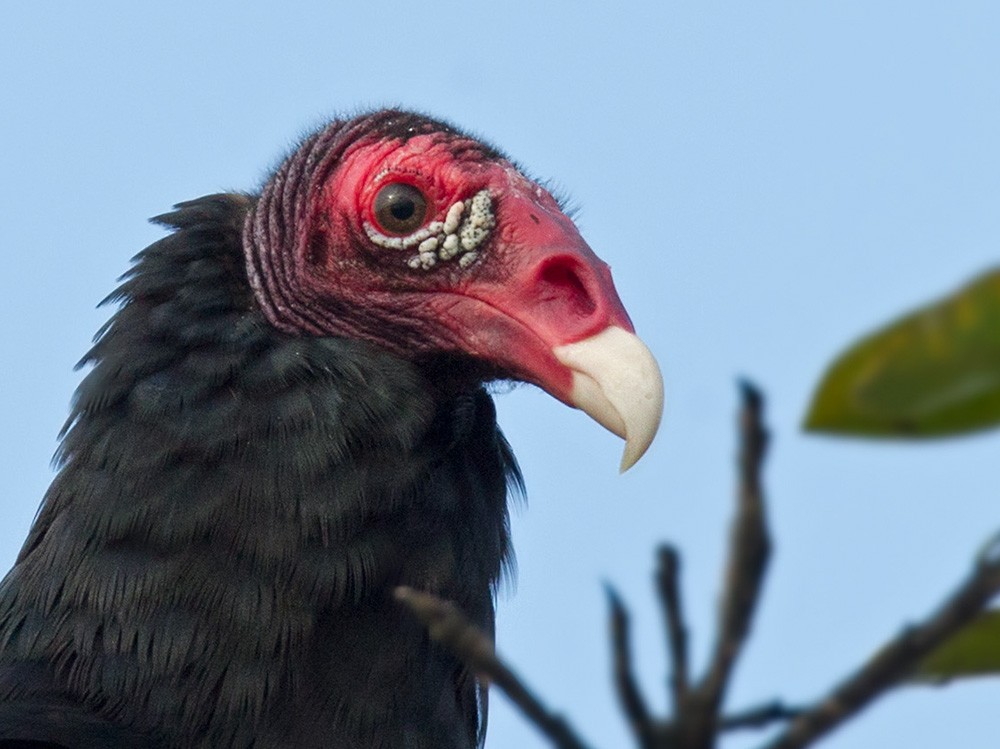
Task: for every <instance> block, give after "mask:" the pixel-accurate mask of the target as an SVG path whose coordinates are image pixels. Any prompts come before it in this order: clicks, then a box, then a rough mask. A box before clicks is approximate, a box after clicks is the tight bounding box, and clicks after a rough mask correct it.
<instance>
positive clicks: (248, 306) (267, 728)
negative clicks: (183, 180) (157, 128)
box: [0, 195, 520, 749]
mask: <svg viewBox="0 0 1000 749" xmlns="http://www.w3.org/2000/svg"><path fill="white" fill-rule="evenodd" d="M254 200H255V199H254V198H252V197H247V196H241V195H216V196H211V197H206V198H203V199H201V200H196V201H192V202H190V203H185V204H182V205H180V206H179V207H178V208H177V210H176V211H175V212H174V213H171V214H168V215H165V216H162V217H160V219H158V220H159V221H160V222H161V223H162V224H164V225H165V226H167V227H169V228H170V229H172V233H171V234H170V235H168V236H166V237H165V238H164V239H161V240H160V241H158V242H156V243H155V244H153V245H151V246H150V247H149V248H147V249H146V250H144V251H143V252H142V253H140V254H139V255H138V256H137V258H136V262H135V265H134V267H133V269H132V270H131V271H130V272H129V273H128V274H127V277H126V278H125V280H124V283H123V284H122V285H121V287H120V288H119V289H118V290H117V291H116V292H115V294H114V295H113V296H112V299H113V300H114V301H118V302H121V305H122V306H121V308H120V310H119V311H118V312H117V313H116V314H115V315H114V317H113V318H112V319H111V321H110V322H109V323H108V324H107V326H106V327H105V328H104V329H103V330H102V331H101V332H100V334H99V336H98V339H97V341H96V344H95V346H94V347H93V349H92V350H91V351H90V353H89V354H88V355H87V357H86V358H85V360H84V361H85V362H86V363H87V364H90V365H92V366H93V369H92V371H91V372H90V373H89V374H88V375H87V376H86V378H85V380H84V381H83V383H82V384H81V386H80V388H79V391H78V393H77V395H76V398H75V400H74V403H73V406H72V415H71V417H70V420H69V422H68V424H67V428H66V431H65V435H64V438H63V441H62V446H61V448H60V452H59V456H58V460H59V463H60V468H59V473H58V476H57V477H56V479H55V481H54V483H53V485H52V487H51V489H50V490H49V492H48V494H47V495H46V497H45V499H44V503H43V505H42V508H41V510H40V513H39V516H38V518H37V520H36V522H35V524H34V526H33V528H32V530H31V533H30V536H29V538H28V539H27V541H26V543H25V545H24V548H23V550H22V551H21V553H20V556H19V557H18V559H17V562H16V564H15V566H14V568H13V569H12V570H11V571H10V573H9V574H8V575H7V577H6V579H5V580H4V581H3V583H2V586H0V746H6V747H13V746H17V745H18V744H17V742H16V741H15V740H23V739H35V740H38V741H48V742H53V744H52V745H61V746H66V747H96V746H160V747H195V746H210V747H225V746H248V747H249V746H254V747H277V746H297V747H310V746H315V747H320V746H322V747H343V748H344V749H353V748H358V749H360V748H361V747H364V748H366V749H367V748H369V747H409V748H410V749H430V748H431V747H434V748H435V749H467V748H468V747H471V746H474V745H475V744H476V743H477V742H478V741H479V738H480V733H481V725H482V718H481V716H482V709H481V707H482V705H481V703H482V695H481V694H480V692H479V689H478V687H477V684H476V681H475V680H474V679H473V678H472V677H471V676H470V675H469V674H468V673H467V672H466V671H465V670H464V669H463V667H462V666H461V665H460V664H459V663H457V662H456V660H455V659H454V658H453V657H452V656H451V655H449V654H448V653H446V652H443V651H442V650H441V649H439V648H438V647H437V646H436V645H434V644H433V643H431V642H429V640H428V638H427V636H426V635H425V633H424V631H423V630H422V628H421V627H420V626H419V625H418V624H416V623H415V622H414V621H413V620H412V619H411V617H410V616H408V615H407V613H406V612H405V611H402V610H400V608H399V606H398V604H397V603H396V602H394V601H393V600H392V597H391V592H392V589H393V587H394V586H395V585H398V584H408V585H412V586H414V587H418V588H421V589H428V590H432V591H435V592H437V593H439V594H440V595H442V596H444V597H446V598H449V599H452V600H454V601H456V602H457V603H458V604H459V605H460V606H461V607H462V608H463V609H464V610H465V611H467V612H468V613H469V614H470V615H471V616H472V617H473V618H474V619H476V620H477V621H478V622H479V623H480V624H482V625H483V626H484V627H486V628H488V629H490V628H492V621H493V603H492V590H493V588H494V586H495V585H496V583H497V580H498V578H499V576H500V574H501V570H502V568H503V566H504V564H505V563H507V562H508V561H509V559H510V550H509V536H508V528H507V493H508V487H509V486H511V485H514V486H517V485H518V484H519V483H520V478H519V475H518V472H517V468H516V466H515V463H514V460H513V458H512V456H511V453H510V450H509V448H508V446H507V444H506V442H505V441H504V438H503V436H502V435H501V433H500V432H499V430H498V429H497V425H496V422H495V414H494V409H493V404H492V401H491V399H490V397H489V396H488V395H487V394H486V392H485V391H484V390H483V389H482V387H481V386H479V385H478V384H467V386H463V387H454V386H449V387H447V388H442V387H440V386H438V385H436V384H435V383H434V382H431V381H430V380H429V379H428V370H427V368H426V367H424V366H420V365H418V364H415V363H412V362H409V361H405V360H403V359H401V358H399V357H396V356H393V355H390V354H388V353H386V352H385V351H383V350H380V349H379V347H377V346H374V345H372V344H368V343H364V342H359V341H351V340H346V339H342V338H335V337H315V336H295V335H290V334H286V333H282V332H279V331H278V330H276V329H275V328H274V327H273V326H272V325H271V324H269V322H268V321H267V320H266V319H265V317H264V316H263V314H262V313H261V311H260V310H259V308H258V306H257V304H256V302H255V300H254V297H253V295H252V293H251V290H250V288H249V286H248V283H247V274H246V270H245V264H244V257H243V248H242V241H241V236H242V230H243V225H244V221H245V218H246V215H247V212H248V211H249V210H250V209H251V207H252V205H253V203H254ZM468 382H469V383H473V380H471V379H470V380H469V381H468ZM5 741H6V743H5ZM39 746H44V744H39Z"/></svg>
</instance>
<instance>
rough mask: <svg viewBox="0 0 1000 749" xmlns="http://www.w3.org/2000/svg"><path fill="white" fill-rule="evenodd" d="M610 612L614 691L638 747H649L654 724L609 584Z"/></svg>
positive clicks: (621, 608) (622, 611)
mask: <svg viewBox="0 0 1000 749" xmlns="http://www.w3.org/2000/svg"><path fill="white" fill-rule="evenodd" d="M606 590H607V594H608V605H609V607H610V609H611V644H612V651H613V652H614V675H615V688H616V691H617V692H618V700H619V702H620V703H621V706H622V711H623V712H624V713H625V717H626V719H627V720H628V723H629V726H630V727H631V728H632V733H633V734H635V738H636V742H637V744H638V745H639V746H640V747H650V746H652V745H653V744H652V742H653V741H654V739H653V731H654V722H653V719H652V718H650V714H649V708H648V707H647V706H646V700H645V699H644V698H643V696H642V692H641V691H640V690H639V685H638V684H637V682H636V680H635V673H634V672H633V670H632V646H631V642H630V638H629V620H628V612H627V611H626V610H625V606H624V604H622V602H621V599H620V598H619V597H618V594H617V593H616V592H615V590H614V588H612V587H611V586H610V585H608V586H606Z"/></svg>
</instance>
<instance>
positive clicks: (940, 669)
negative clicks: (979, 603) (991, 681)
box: [914, 609, 1000, 681]
mask: <svg viewBox="0 0 1000 749" xmlns="http://www.w3.org/2000/svg"><path fill="white" fill-rule="evenodd" d="M992 674H1000V610H996V609H991V610H989V611H984V612H983V613H982V614H979V616H977V617H976V618H975V619H973V620H972V621H971V622H970V623H969V624H967V625H966V626H965V627H963V628H962V629H960V630H959V631H958V632H957V633H955V634H954V635H953V636H952V637H951V638H950V639H949V640H947V641H946V642H945V643H944V644H943V645H940V646H938V648H937V649H936V650H934V651H932V652H931V654H930V655H928V656H927V657H926V658H924V660H923V661H922V662H921V663H920V665H919V666H918V667H917V671H916V673H915V674H914V675H915V676H916V678H917V679H920V680H932V681H942V680H948V679H956V678H959V677H965V676H987V675H992Z"/></svg>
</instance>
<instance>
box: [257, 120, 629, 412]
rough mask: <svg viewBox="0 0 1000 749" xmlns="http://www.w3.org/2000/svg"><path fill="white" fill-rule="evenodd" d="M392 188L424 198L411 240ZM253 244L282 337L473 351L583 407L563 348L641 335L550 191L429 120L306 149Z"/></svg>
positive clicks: (340, 134) (264, 300)
mask: <svg viewBox="0 0 1000 749" xmlns="http://www.w3.org/2000/svg"><path fill="white" fill-rule="evenodd" d="M391 185H403V186H405V187H406V189H407V190H409V189H411V188H412V189H415V190H416V191H417V192H416V194H417V196H418V203H419V198H420V197H422V199H423V200H424V201H425V203H426V211H425V212H424V213H422V214H417V215H416V216H414V218H417V219H420V220H419V221H418V222H417V223H415V224H412V225H408V226H407V227H406V228H405V231H394V228H395V225H393V226H389V227H387V226H384V225H383V224H384V223H385V222H384V221H383V220H381V219H380V214H379V213H378V210H377V206H376V202H377V201H376V199H377V197H378V196H379V195H380V193H383V191H384V190H385V189H386V188H387V187H388V186H391ZM384 194H386V193H383V195H384ZM408 194H413V193H412V192H410V193H408ZM477 196H478V197H477ZM407 205H408V206H409V204H407ZM410 207H412V206H410ZM418 207H419V206H418ZM400 215H403V214H402V213H401V214H400ZM407 215H409V214H407ZM421 216H422V218H421ZM404 218H405V217H404ZM449 218H450V219H451V220H449ZM394 220H395V219H392V217H390V223H392V221H394ZM407 220H409V219H407ZM477 222H478V223H477ZM477 226H478V227H479V228H478V229H477V228H476V227H477ZM476 232H478V233H476ZM449 234H450V235H453V236H452V238H451V239H449V238H448V236H449ZM456 241H457V242H458V244H457V245H456ZM245 245H246V248H247V260H248V267H249V271H250V278H251V283H252V285H253V287H254V292H255V294H256V297H257V300H258V302H259V303H260V305H261V307H262V308H263V310H264V312H265V314H266V315H267V316H268V318H269V319H270V321H271V322H272V323H273V324H274V325H275V326H277V327H278V328H280V329H282V330H285V331H287V332H290V333H295V334H309V335H332V336H344V337H349V338H356V339H362V340H366V341H370V342H373V343H376V344H377V345H379V346H381V347H383V348H385V349H388V350H390V351H392V352H393V353H395V354H397V355H399V356H402V357H405V358H407V359H411V360H424V359H429V358H432V357H434V356H436V355H440V354H443V355H455V354H460V355H466V356H469V357H472V358H473V359H474V360H476V361H477V362H479V363H480V365H481V366H482V370H481V371H482V372H483V373H485V374H486V375H487V376H494V377H510V378H514V379H519V380H524V381H528V382H533V383H535V384H537V385H539V386H541V387H542V388H544V389H545V390H547V391H548V392H549V393H551V394H552V395H554V396H556V397H557V398H559V399H560V400H563V401H565V402H567V403H570V404H572V403H573V401H572V399H571V390H572V372H571V371H570V370H569V369H568V368H567V367H566V366H565V365H564V364H562V363H560V362H559V361H558V360H557V359H556V357H555V355H554V354H553V350H554V349H556V348H558V347H560V346H564V345H565V344H571V343H575V342H577V341H581V340H583V339H585V338H588V337H591V336H593V335H595V334H596V333H598V332H599V331H602V330H604V329H606V328H608V327H610V326H615V327H619V328H622V329H624V330H626V331H629V332H631V331H632V325H631V322H630V321H629V318H628V315H627V314H626V313H625V310H624V308H623V307H622V304H621V302H620V301H619V298H618V295H617V293H616V291H615V288H614V285H613V284H612V281H611V273H610V270H609V268H608V266H607V265H606V264H605V263H603V262H602V261H601V260H600V259H599V258H598V257H597V256H596V255H595V254H594V253H593V251H591V249H590V248H589V247H588V246H587V244H586V242H584V240H583V238H582V237H581V236H580V234H579V232H578V231H577V229H576V226H575V225H574V224H573V222H572V221H571V220H570V219H569V218H568V217H567V216H566V215H565V213H563V211H562V210H560V208H559V206H558V204H557V202H556V201H555V200H554V199H553V198H552V196H551V195H550V194H549V193H548V192H547V191H546V190H545V189H543V188H542V187H540V186H539V185H537V184H536V183H534V182H532V181H530V180H528V179H527V178H526V177H524V176H523V175H522V174H521V173H520V172H519V171H518V170H517V168H516V167H515V166H514V165H513V164H512V163H511V162H510V161H508V160H507V159H505V158H504V157H502V156H501V155H500V154H498V153H497V152H495V151H494V150H493V149H491V148H489V147H488V146H485V145H483V144H481V143H479V142H478V141H475V140H473V139H471V138H469V137H468V136H466V135H464V134H462V133H459V132H457V131H455V130H454V129H452V128H451V127H449V126H447V125H444V124H442V123H439V122H435V121H433V120H430V119H427V118H425V117H421V116H418V115H413V114H408V113H403V112H396V111H383V112H377V113H375V114H372V115H367V116H364V117H360V118H357V119H355V120H351V121H347V122H335V123H333V124H331V125H330V126H328V127H327V128H326V129H324V130H323V131H321V132H320V133H317V134H316V135H314V136H312V137H311V138H309V139H308V140H306V141H305V143H304V144H303V145H302V146H301V147H300V148H299V150H298V151H296V152H295V154H293V155H292V156H291V157H290V158H289V159H288V160H287V161H286V162H285V164H284V165H282V167H281V168H280V169H279V171H278V172H277V173H276V174H275V176H274V177H273V178H272V179H271V180H270V182H269V183H268V184H267V186H266V187H265V189H264V191H263V193H262V195H261V198H260V201H259V202H258V204H257V206H256V207H255V209H254V211H253V212H252V213H251V215H250V217H249V218H248V221H247V227H246V231H245ZM453 253H455V254H453Z"/></svg>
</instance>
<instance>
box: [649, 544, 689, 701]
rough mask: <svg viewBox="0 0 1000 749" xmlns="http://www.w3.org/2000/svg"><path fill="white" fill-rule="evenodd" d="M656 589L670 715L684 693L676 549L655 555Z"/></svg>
mask: <svg viewBox="0 0 1000 749" xmlns="http://www.w3.org/2000/svg"><path fill="white" fill-rule="evenodd" d="M657 557H658V558H659V564H658V565H657V573H656V583H657V585H656V587H657V589H658V591H659V594H660V605H661V606H662V608H663V618H664V621H665V625H666V629H667V649H668V652H669V653H670V692H671V694H672V695H673V704H674V715H679V714H680V712H681V710H683V709H684V704H685V702H686V701H687V694H688V649H687V638H688V635H687V625H686V624H685V623H684V610H683V608H682V605H681V600H682V599H681V593H680V568H681V558H680V554H679V553H678V551H677V549H675V548H674V547H673V546H671V545H670V544H663V545H662V546H660V548H659V552H658V554H657Z"/></svg>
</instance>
